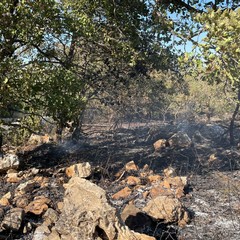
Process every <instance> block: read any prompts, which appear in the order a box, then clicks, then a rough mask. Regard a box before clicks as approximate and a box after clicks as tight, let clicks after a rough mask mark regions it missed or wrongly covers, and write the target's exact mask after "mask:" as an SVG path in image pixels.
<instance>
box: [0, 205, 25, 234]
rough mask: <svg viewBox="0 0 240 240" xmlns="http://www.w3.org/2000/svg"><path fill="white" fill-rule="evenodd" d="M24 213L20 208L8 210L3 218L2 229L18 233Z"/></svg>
mask: <svg viewBox="0 0 240 240" xmlns="http://www.w3.org/2000/svg"><path fill="white" fill-rule="evenodd" d="M23 216H24V211H23V209H21V208H13V209H10V210H9V211H8V212H7V213H6V214H5V216H4V219H3V221H2V224H1V225H2V227H3V228H5V229H6V230H12V231H18V230H19V229H20V227H21V224H22V220H23Z"/></svg>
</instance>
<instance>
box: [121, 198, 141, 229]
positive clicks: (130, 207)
mask: <svg viewBox="0 0 240 240" xmlns="http://www.w3.org/2000/svg"><path fill="white" fill-rule="evenodd" d="M139 212H141V210H140V209H139V208H137V207H135V205H134V203H129V204H127V205H126V206H125V208H124V209H123V211H122V213H121V219H122V220H123V222H126V220H127V218H128V217H129V216H136V215H137V214H138V213H139ZM128 226H129V225H128Z"/></svg>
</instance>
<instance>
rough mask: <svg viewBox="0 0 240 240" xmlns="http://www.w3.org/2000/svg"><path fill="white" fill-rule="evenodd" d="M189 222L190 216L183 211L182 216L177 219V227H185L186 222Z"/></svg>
mask: <svg viewBox="0 0 240 240" xmlns="http://www.w3.org/2000/svg"><path fill="white" fill-rule="evenodd" d="M189 222H190V217H189V214H188V212H187V211H184V212H183V216H182V218H181V219H180V220H179V221H178V226H179V227H182V228H183V227H185V226H186V225H187V223H189Z"/></svg>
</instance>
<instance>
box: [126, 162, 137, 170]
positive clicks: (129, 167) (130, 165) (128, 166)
mask: <svg viewBox="0 0 240 240" xmlns="http://www.w3.org/2000/svg"><path fill="white" fill-rule="evenodd" d="M125 170H126V171H127V172H131V171H138V166H137V165H136V164H135V162H134V161H130V162H128V163H126V165H125Z"/></svg>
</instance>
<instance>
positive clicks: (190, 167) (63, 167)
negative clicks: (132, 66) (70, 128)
mask: <svg viewBox="0 0 240 240" xmlns="http://www.w3.org/2000/svg"><path fill="white" fill-rule="evenodd" d="M106 129H107V128H106V126H100V125H95V126H94V127H93V126H91V128H89V126H87V125H86V126H85V127H84V132H85V133H86V136H85V137H83V139H82V140H81V141H80V142H78V143H76V142H75V143H74V142H71V141H68V140H65V141H64V142H63V143H61V144H56V143H50V142H48V143H44V142H47V141H48V140H46V139H47V138H46V137H42V138H41V137H35V138H34V137H33V138H32V139H31V141H30V142H29V143H28V144H27V145H26V146H22V147H20V148H18V149H16V148H12V149H11V148H10V147H9V146H5V148H4V155H3V156H2V157H1V160H0V222H1V224H0V239H34V240H40V239H49V240H52V239H83V240H88V239H90V240H91V239H97V240H100V239H103V240H110V239H112V240H114V239H118V240H121V239H129V240H131V239H139V240H141V239H142V240H145V239H169V240H170V239H178V240H183V239H190V240H191V239H204V240H205V239H219V240H221V239H230V240H235V239H238V237H239V236H240V201H239V200H240V194H239V192H240V175H239V172H240V151H239V149H237V147H229V144H228V142H227V140H226V135H225V133H226V128H225V127H224V125H223V124H220V123H214V124H200V123H198V124H196V123H189V122H181V123H179V124H164V123H154V124H136V123H135V124H132V125H131V126H128V125H126V126H125V125H123V126H122V127H121V128H118V129H116V130H114V131H113V130H111V131H110V130H106ZM237 134H239V133H238V132H237Z"/></svg>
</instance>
